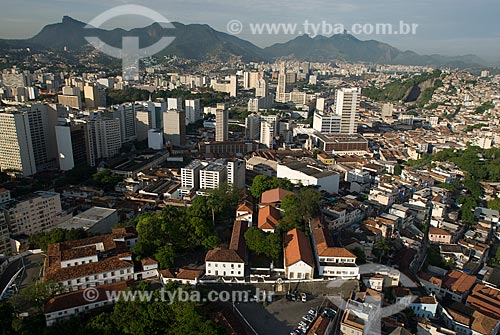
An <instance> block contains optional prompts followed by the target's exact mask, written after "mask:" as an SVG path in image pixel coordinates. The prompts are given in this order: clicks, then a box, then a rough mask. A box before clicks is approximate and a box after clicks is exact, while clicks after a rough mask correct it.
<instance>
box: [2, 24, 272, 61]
mask: <svg viewBox="0 0 500 335" xmlns="http://www.w3.org/2000/svg"><path fill="white" fill-rule="evenodd" d="M172 25H173V26H174V27H175V29H167V28H163V27H162V26H160V25H159V24H158V23H153V24H152V25H150V26H147V27H144V28H136V29H132V30H130V31H127V30H124V29H118V28H117V29H113V30H105V29H99V28H92V29H86V28H85V26H86V24H85V23H83V22H80V21H78V20H75V19H73V18H71V17H68V16H64V17H63V20H62V22H60V23H55V24H50V25H47V26H45V27H44V28H43V29H42V30H41V31H40V32H39V33H38V34H36V35H35V36H33V37H32V38H30V39H26V40H0V48H6V47H31V48H33V47H34V48H41V49H52V50H62V49H63V48H64V47H67V48H69V49H71V50H81V49H82V48H83V47H85V46H87V45H88V42H87V40H86V39H85V36H97V37H99V38H100V39H101V40H102V41H104V42H106V43H107V44H109V45H112V46H114V47H118V48H120V47H121V42H122V37H123V36H138V37H139V41H140V47H144V46H149V45H152V44H154V43H155V42H156V41H158V40H159V39H160V38H161V37H162V36H175V40H174V41H173V42H172V43H171V44H170V45H169V46H168V47H167V48H165V49H164V50H163V51H162V52H161V53H160V55H167V54H173V55H177V56H179V57H185V58H191V59H200V60H201V59H205V58H210V57H212V56H219V58H224V56H227V57H229V56H242V58H243V59H244V60H257V61H260V60H264V58H262V49H260V48H259V47H257V46H255V45H253V44H252V43H250V42H247V41H244V40H242V39H239V38H237V37H235V36H232V35H229V34H226V33H222V32H218V31H216V30H214V29H212V28H211V27H210V26H208V25H202V24H190V25H184V24H182V23H178V22H173V23H172Z"/></svg>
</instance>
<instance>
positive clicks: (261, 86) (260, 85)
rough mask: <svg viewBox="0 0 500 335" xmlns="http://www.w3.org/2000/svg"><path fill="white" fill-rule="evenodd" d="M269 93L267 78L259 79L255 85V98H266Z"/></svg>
mask: <svg viewBox="0 0 500 335" xmlns="http://www.w3.org/2000/svg"><path fill="white" fill-rule="evenodd" d="M268 95H269V92H268V84H267V79H265V78H262V79H260V80H259V81H258V82H257V84H256V87H255V97H256V98H266V97H267V96H268Z"/></svg>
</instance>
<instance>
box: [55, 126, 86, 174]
mask: <svg viewBox="0 0 500 335" xmlns="http://www.w3.org/2000/svg"><path fill="white" fill-rule="evenodd" d="M86 131H87V127H86V122H82V121H79V122H76V123H74V124H68V125H61V126H56V127H55V132H56V140H57V150H58V156H59V169H61V170H62V171H68V170H71V169H72V168H74V167H75V166H78V165H82V164H86V163H87V141H86Z"/></svg>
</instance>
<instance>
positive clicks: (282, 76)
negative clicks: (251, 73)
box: [276, 65, 287, 103]
mask: <svg viewBox="0 0 500 335" xmlns="http://www.w3.org/2000/svg"><path fill="white" fill-rule="evenodd" d="M276 101H277V102H281V103H286V102H287V98H286V70H285V66H284V65H282V66H281V68H280V72H279V74H278V87H277V88H276Z"/></svg>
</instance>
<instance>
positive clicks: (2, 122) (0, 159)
mask: <svg viewBox="0 0 500 335" xmlns="http://www.w3.org/2000/svg"><path fill="white" fill-rule="evenodd" d="M0 167H1V169H2V171H5V170H16V171H19V172H21V173H22V174H23V176H31V175H33V174H35V173H36V164H35V155H34V152H33V144H32V141H31V132H30V126H29V121H28V115H27V114H26V113H23V112H18V111H17V110H15V109H14V110H4V111H2V112H0Z"/></svg>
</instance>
